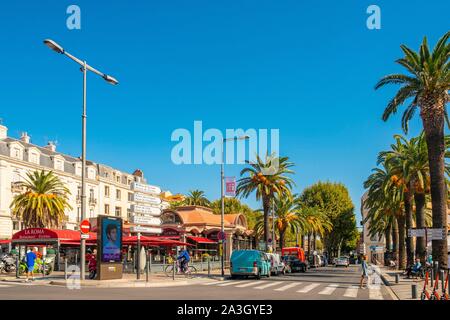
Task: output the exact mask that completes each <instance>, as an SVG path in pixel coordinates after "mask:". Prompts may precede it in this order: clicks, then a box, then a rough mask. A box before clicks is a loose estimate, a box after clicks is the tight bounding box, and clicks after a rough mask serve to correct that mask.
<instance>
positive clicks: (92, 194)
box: [89, 189, 95, 201]
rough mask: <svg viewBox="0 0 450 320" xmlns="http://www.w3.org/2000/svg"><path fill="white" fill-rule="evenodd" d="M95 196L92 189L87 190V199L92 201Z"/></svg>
mask: <svg viewBox="0 0 450 320" xmlns="http://www.w3.org/2000/svg"><path fill="white" fill-rule="evenodd" d="M94 198H95V196H94V189H91V190H89V200H90V201H92V200H94Z"/></svg>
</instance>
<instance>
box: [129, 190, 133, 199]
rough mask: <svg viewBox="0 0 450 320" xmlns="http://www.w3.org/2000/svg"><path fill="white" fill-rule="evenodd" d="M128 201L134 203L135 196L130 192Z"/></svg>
mask: <svg viewBox="0 0 450 320" xmlns="http://www.w3.org/2000/svg"><path fill="white" fill-rule="evenodd" d="M128 201H133V194H132V193H131V192H128Z"/></svg>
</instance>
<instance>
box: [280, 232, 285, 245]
mask: <svg viewBox="0 0 450 320" xmlns="http://www.w3.org/2000/svg"><path fill="white" fill-rule="evenodd" d="M285 233H286V230H280V250H281V249H282V248H283V247H284V241H285V238H284V234H285Z"/></svg>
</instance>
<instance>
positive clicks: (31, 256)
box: [26, 247, 38, 282]
mask: <svg viewBox="0 0 450 320" xmlns="http://www.w3.org/2000/svg"><path fill="white" fill-rule="evenodd" d="M37 251H38V249H37V248H36V247H34V248H33V251H31V250H28V253H27V255H26V259H27V280H26V281H27V282H28V281H30V278H29V276H30V275H31V280H33V281H34V274H33V270H34V262H35V261H36V258H37V255H36V252H37Z"/></svg>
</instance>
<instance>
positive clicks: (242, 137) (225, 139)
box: [219, 136, 249, 277]
mask: <svg viewBox="0 0 450 320" xmlns="http://www.w3.org/2000/svg"><path fill="white" fill-rule="evenodd" d="M248 139H249V136H241V137H234V138H223V140H222V164H221V165H220V192H221V195H220V199H221V217H220V233H221V236H222V237H224V236H225V230H224V215H225V195H224V180H225V177H224V163H225V158H224V152H223V149H224V146H225V143H227V142H228V141H237V140H248ZM219 240H220V246H221V248H222V250H221V252H220V264H221V270H222V277H223V276H225V268H224V255H223V254H224V248H223V239H219Z"/></svg>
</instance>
